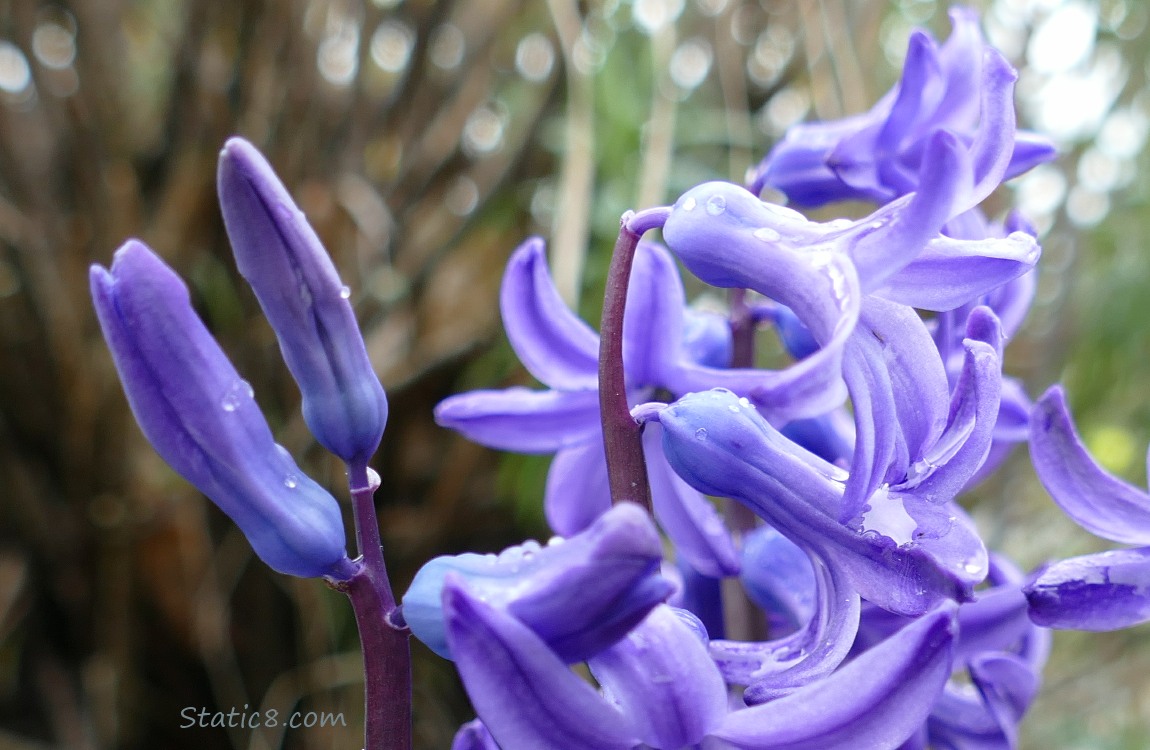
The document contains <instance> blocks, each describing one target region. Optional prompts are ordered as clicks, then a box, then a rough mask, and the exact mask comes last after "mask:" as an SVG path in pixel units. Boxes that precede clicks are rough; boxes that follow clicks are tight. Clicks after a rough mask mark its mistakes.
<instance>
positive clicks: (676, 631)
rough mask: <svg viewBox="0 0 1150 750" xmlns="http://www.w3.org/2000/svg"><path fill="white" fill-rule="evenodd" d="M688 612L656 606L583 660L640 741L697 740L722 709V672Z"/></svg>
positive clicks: (678, 743) (663, 744)
mask: <svg viewBox="0 0 1150 750" xmlns="http://www.w3.org/2000/svg"><path fill="white" fill-rule="evenodd" d="M685 618H691V619H694V617H693V615H691V614H690V613H688V612H684V611H683V610H675V609H672V608H671V607H667V606H662V607H656V608H655V609H654V610H652V611H651V614H649V615H648V616H647V619H645V620H644V621H643V622H642V623H640V624H639V625H638V626H637V627H636V628H635V629H634V630H632V631H631V633H630V634H629V635H628V636H627V637H626V638H624V639H623V640H621V641H619V642H618V643H617V644H615V645H614V646H612V647H611V648H609V649H607V650H606V651H603V652H602V653H599V654H597V655H596V656H594V657H592V658H591V659H590V660H588V662H587V666H588V667H590V668H591V674H592V675H594V676H595V679H596V680H597V681H598V682H599V684H600V686H601V687H602V688H603V692H604V694H605V695H606V696H607V697H608V700H610V701H611V702H612V703H614V704H615V705H616V706H618V707H619V710H620V712H621V713H623V714H624V715H625V716H629V717H631V722H632V725H633V726H634V727H635V729H636V731H637V732H638V734H639V738H640V740H641V741H642V742H644V743H645V744H647V745H650V746H651V747H653V748H676V749H677V748H683V747H690V746H693V745H695V744H696V743H698V742H700V741H701V740H702V739H703V737H704V736H705V735H706V734H708V733H709V732H710V731H711V730H712V729H715V728H716V727H717V726H718V725H719V724H720V722H722V720H723V717H724V716H725V715H726V713H727V689H726V685H725V684H724V682H723V677H722V675H720V674H719V670H718V669H717V668H716V667H715V664H714V662H713V661H711V657H710V656H709V655H708V653H707V646H706V643H705V641H704V640H701V639H700V638H699V634H698V631H699V630H700V629H701V625H697V624H695V626H694V627H693V626H692V624H688V622H687V621H686V620H685Z"/></svg>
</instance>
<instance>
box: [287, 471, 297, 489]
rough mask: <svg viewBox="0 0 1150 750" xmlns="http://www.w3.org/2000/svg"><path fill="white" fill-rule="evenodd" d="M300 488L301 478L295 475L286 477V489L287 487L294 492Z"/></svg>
mask: <svg viewBox="0 0 1150 750" xmlns="http://www.w3.org/2000/svg"><path fill="white" fill-rule="evenodd" d="M298 486H299V477H297V476H296V475H295V474H288V475H287V476H286V477H284V487H287V488H288V489H289V490H294V489H295V488H296V487H298Z"/></svg>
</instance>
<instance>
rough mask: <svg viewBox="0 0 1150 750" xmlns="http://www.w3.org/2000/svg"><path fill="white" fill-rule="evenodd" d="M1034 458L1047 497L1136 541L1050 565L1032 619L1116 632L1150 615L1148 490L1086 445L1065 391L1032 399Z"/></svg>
mask: <svg viewBox="0 0 1150 750" xmlns="http://www.w3.org/2000/svg"><path fill="white" fill-rule="evenodd" d="M1030 458H1031V461H1032V462H1033V464H1034V470H1035V472H1036V473H1037V474H1038V478H1039V480H1040V481H1041V482H1042V485H1043V486H1044V487H1045V488H1046V491H1047V492H1048V493H1050V497H1051V498H1053V500H1054V502H1055V503H1057V504H1058V507H1060V508H1061V509H1062V511H1063V512H1064V513H1065V514H1066V515H1067V516H1069V517H1070V519H1071V520H1072V521H1074V522H1075V523H1077V524H1078V525H1079V526H1081V527H1082V528H1084V529H1086V530H1087V531H1089V532H1090V533H1091V534H1094V535H1095V536H1100V537H1102V538H1103V539H1109V540H1110V541H1113V542H1118V543H1119V544H1130V545H1137V546H1135V547H1132V548H1128V549H1117V550H1110V551H1108V552H1100V553H1096V554H1092V555H1083V556H1081V557H1072V558H1069V559H1066V560H1059V561H1057V562H1054V563H1052V564H1051V565H1049V566H1048V567H1047V568H1045V569H1044V570H1043V571H1041V573H1040V575H1038V576H1037V578H1036V579H1035V580H1033V581H1031V582H1030V583H1029V584H1028V585H1027V586H1026V589H1025V591H1026V598H1027V599H1028V601H1029V602H1030V618H1031V619H1032V620H1034V622H1036V623H1038V624H1039V625H1045V626H1047V627H1051V628H1058V629H1070V630H1095V631H1106V630H1117V629H1120V628H1126V627H1130V626H1132V625H1138V624H1140V623H1143V622H1148V621H1150V493H1147V492H1146V491H1145V490H1141V489H1138V488H1136V487H1133V486H1131V485H1130V484H1128V483H1127V482H1124V481H1122V480H1121V479H1119V478H1117V477H1115V476H1113V475H1112V474H1110V473H1109V472H1107V471H1106V470H1105V469H1103V468H1102V467H1101V466H1099V465H1098V463H1097V462H1096V461H1095V460H1094V459H1093V458H1092V457H1091V456H1090V453H1089V452H1088V451H1087V450H1086V447H1085V446H1084V445H1083V443H1082V439H1081V438H1080V437H1079V435H1078V432H1077V430H1076V429H1075V427H1074V421H1073V419H1072V417H1071V415H1070V409H1069V407H1068V406H1067V404H1066V394H1065V393H1064V392H1063V390H1062V388H1061V387H1060V386H1053V387H1051V388H1050V389H1049V390H1048V391H1047V392H1046V393H1045V394H1043V396H1042V398H1040V399H1038V402H1037V403H1036V404H1035V405H1034V412H1033V414H1032V415H1031V421H1030Z"/></svg>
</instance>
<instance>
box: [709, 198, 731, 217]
mask: <svg viewBox="0 0 1150 750" xmlns="http://www.w3.org/2000/svg"><path fill="white" fill-rule="evenodd" d="M726 210H727V199H726V198H724V197H723V196H721V195H712V196H711V197H710V198H708V199H707V213H709V214H710V215H711V216H718V215H719V214H721V213H723V212H724V211H726Z"/></svg>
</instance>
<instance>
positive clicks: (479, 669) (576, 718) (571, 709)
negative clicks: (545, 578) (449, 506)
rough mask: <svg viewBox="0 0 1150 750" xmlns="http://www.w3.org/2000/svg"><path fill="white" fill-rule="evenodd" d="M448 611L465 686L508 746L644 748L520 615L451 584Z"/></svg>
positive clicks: (493, 733) (447, 590)
mask: <svg viewBox="0 0 1150 750" xmlns="http://www.w3.org/2000/svg"><path fill="white" fill-rule="evenodd" d="M443 609H444V616H445V618H446V623H447V638H448V642H449V644H450V646H451V652H452V653H453V654H455V665H456V667H457V668H458V670H459V676H460V678H462V680H463V686H464V687H465V688H466V689H467V694H468V696H469V697H470V698H471V703H472V705H473V706H474V707H475V710H476V713H478V714H479V718H480V719H482V720H483V723H484V724H485V725H486V726H487V729H488V730H489V731H490V733H491V736H492V737H494V738H495V741H496V742H498V743H499V745H500V747H504V748H533V750H572V748H585V749H586V750H632V748H634V747H635V745H637V744H638V736H637V733H636V732H635V730H634V729H633V728H632V727H631V722H630V720H629V719H628V717H625V716H624V715H623V714H621V713H620V712H619V711H618V710H617V709H616V708H615V707H614V706H612V705H610V704H608V703H607V702H606V701H605V700H603V698H602V696H600V695H599V694H598V693H597V692H596V691H595V689H594V688H592V687H591V686H590V685H589V684H587V683H586V682H584V681H583V680H582V679H581V678H580V677H579V676H578V675H576V674H575V673H574V672H572V671H571V670H570V669H568V667H567V665H566V664H565V663H564V662H563V661H562V660H561V659H560V658H559V657H558V656H556V655H555V653H554V652H553V651H551V649H550V648H548V646H547V644H546V643H544V642H543V641H542V640H540V638H539V636H537V635H535V633H534V632H532V631H531V629H530V628H528V627H527V626H526V625H524V624H523V623H521V622H520V621H519V620H517V619H516V618H515V617H514V616H512V615H510V614H508V613H506V612H502V611H500V610H498V609H496V608H494V607H492V606H490V605H488V604H486V603H485V602H483V601H480V600H479V599H478V598H476V597H474V596H473V595H470V594H469V593H468V592H467V590H466V588H465V587H464V585H463V584H462V583H461V582H459V581H458V580H450V579H449V580H448V581H447V583H446V586H445V587H444V590H443Z"/></svg>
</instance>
